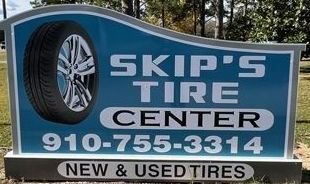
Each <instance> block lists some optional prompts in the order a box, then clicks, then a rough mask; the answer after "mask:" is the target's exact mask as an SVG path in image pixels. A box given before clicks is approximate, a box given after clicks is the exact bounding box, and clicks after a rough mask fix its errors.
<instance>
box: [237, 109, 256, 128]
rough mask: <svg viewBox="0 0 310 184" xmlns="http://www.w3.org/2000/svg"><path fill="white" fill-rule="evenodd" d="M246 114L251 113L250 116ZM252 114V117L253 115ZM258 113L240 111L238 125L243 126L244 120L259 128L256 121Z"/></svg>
mask: <svg viewBox="0 0 310 184" xmlns="http://www.w3.org/2000/svg"><path fill="white" fill-rule="evenodd" d="M246 115H252V116H251V117H252V118H249V117H248V118H246V117H245V116H246ZM253 116H254V117H253ZM259 118H260V115H259V114H258V113H257V112H240V114H239V127H244V122H250V123H251V124H252V126H253V127H255V128H259V126H258V125H257V124H256V121H257V120H259Z"/></svg>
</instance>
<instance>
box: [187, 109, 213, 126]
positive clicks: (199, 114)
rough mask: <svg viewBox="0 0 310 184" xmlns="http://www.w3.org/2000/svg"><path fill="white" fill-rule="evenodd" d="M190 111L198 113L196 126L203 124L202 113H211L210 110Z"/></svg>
mask: <svg viewBox="0 0 310 184" xmlns="http://www.w3.org/2000/svg"><path fill="white" fill-rule="evenodd" d="M190 113H191V114H197V115H198V127H202V126H203V115H204V114H211V112H210V111H191V112H190Z"/></svg>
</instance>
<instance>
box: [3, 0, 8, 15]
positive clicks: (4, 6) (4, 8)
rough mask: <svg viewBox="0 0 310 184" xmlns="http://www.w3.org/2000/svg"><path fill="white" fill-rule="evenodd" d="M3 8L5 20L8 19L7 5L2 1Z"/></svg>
mask: <svg viewBox="0 0 310 184" xmlns="http://www.w3.org/2000/svg"><path fill="white" fill-rule="evenodd" d="M2 8H3V19H6V18H7V15H6V4H5V0H2Z"/></svg>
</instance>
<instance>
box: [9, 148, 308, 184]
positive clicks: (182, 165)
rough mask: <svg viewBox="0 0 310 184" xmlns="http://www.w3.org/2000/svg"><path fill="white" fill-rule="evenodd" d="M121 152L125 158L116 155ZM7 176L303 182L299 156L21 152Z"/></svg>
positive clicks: (85, 179)
mask: <svg viewBox="0 0 310 184" xmlns="http://www.w3.org/2000/svg"><path fill="white" fill-rule="evenodd" d="M116 158H121V159H116ZM4 161H5V174H6V177H7V178H12V179H17V180H40V181H144V182H145V181H149V182H151V181H161V182H163V181H245V180H248V181H263V182H272V183H300V182H301V176H302V172H301V170H302V162H301V160H299V159H271V158H256V159H254V158H242V157H238V158H237V159H236V158H234V160H231V158H226V157H217V158H214V157H181V156H173V157H172V156H171V157H170V156H161V157H159V156H150V155H149V156H146V155H141V156H137V155H132V156H131V155H122V156H119V155H118V156H115V155H88V156H86V155H77V154H61V155H59V154H49V155H48V156H47V155H43V154H23V155H14V154H13V153H12V152H9V153H8V154H6V156H5V157H4Z"/></svg>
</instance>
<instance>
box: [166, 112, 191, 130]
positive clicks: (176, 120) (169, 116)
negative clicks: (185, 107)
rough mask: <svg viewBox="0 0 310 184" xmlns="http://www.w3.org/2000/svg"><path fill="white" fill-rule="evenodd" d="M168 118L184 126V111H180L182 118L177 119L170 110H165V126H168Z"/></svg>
mask: <svg viewBox="0 0 310 184" xmlns="http://www.w3.org/2000/svg"><path fill="white" fill-rule="evenodd" d="M170 118H172V119H173V120H174V121H175V122H177V123H179V124H180V125H181V126H182V127H184V126H186V111H182V119H179V118H178V117H176V116H175V115H174V114H172V113H171V112H170V111H165V126H169V120H170Z"/></svg>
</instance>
